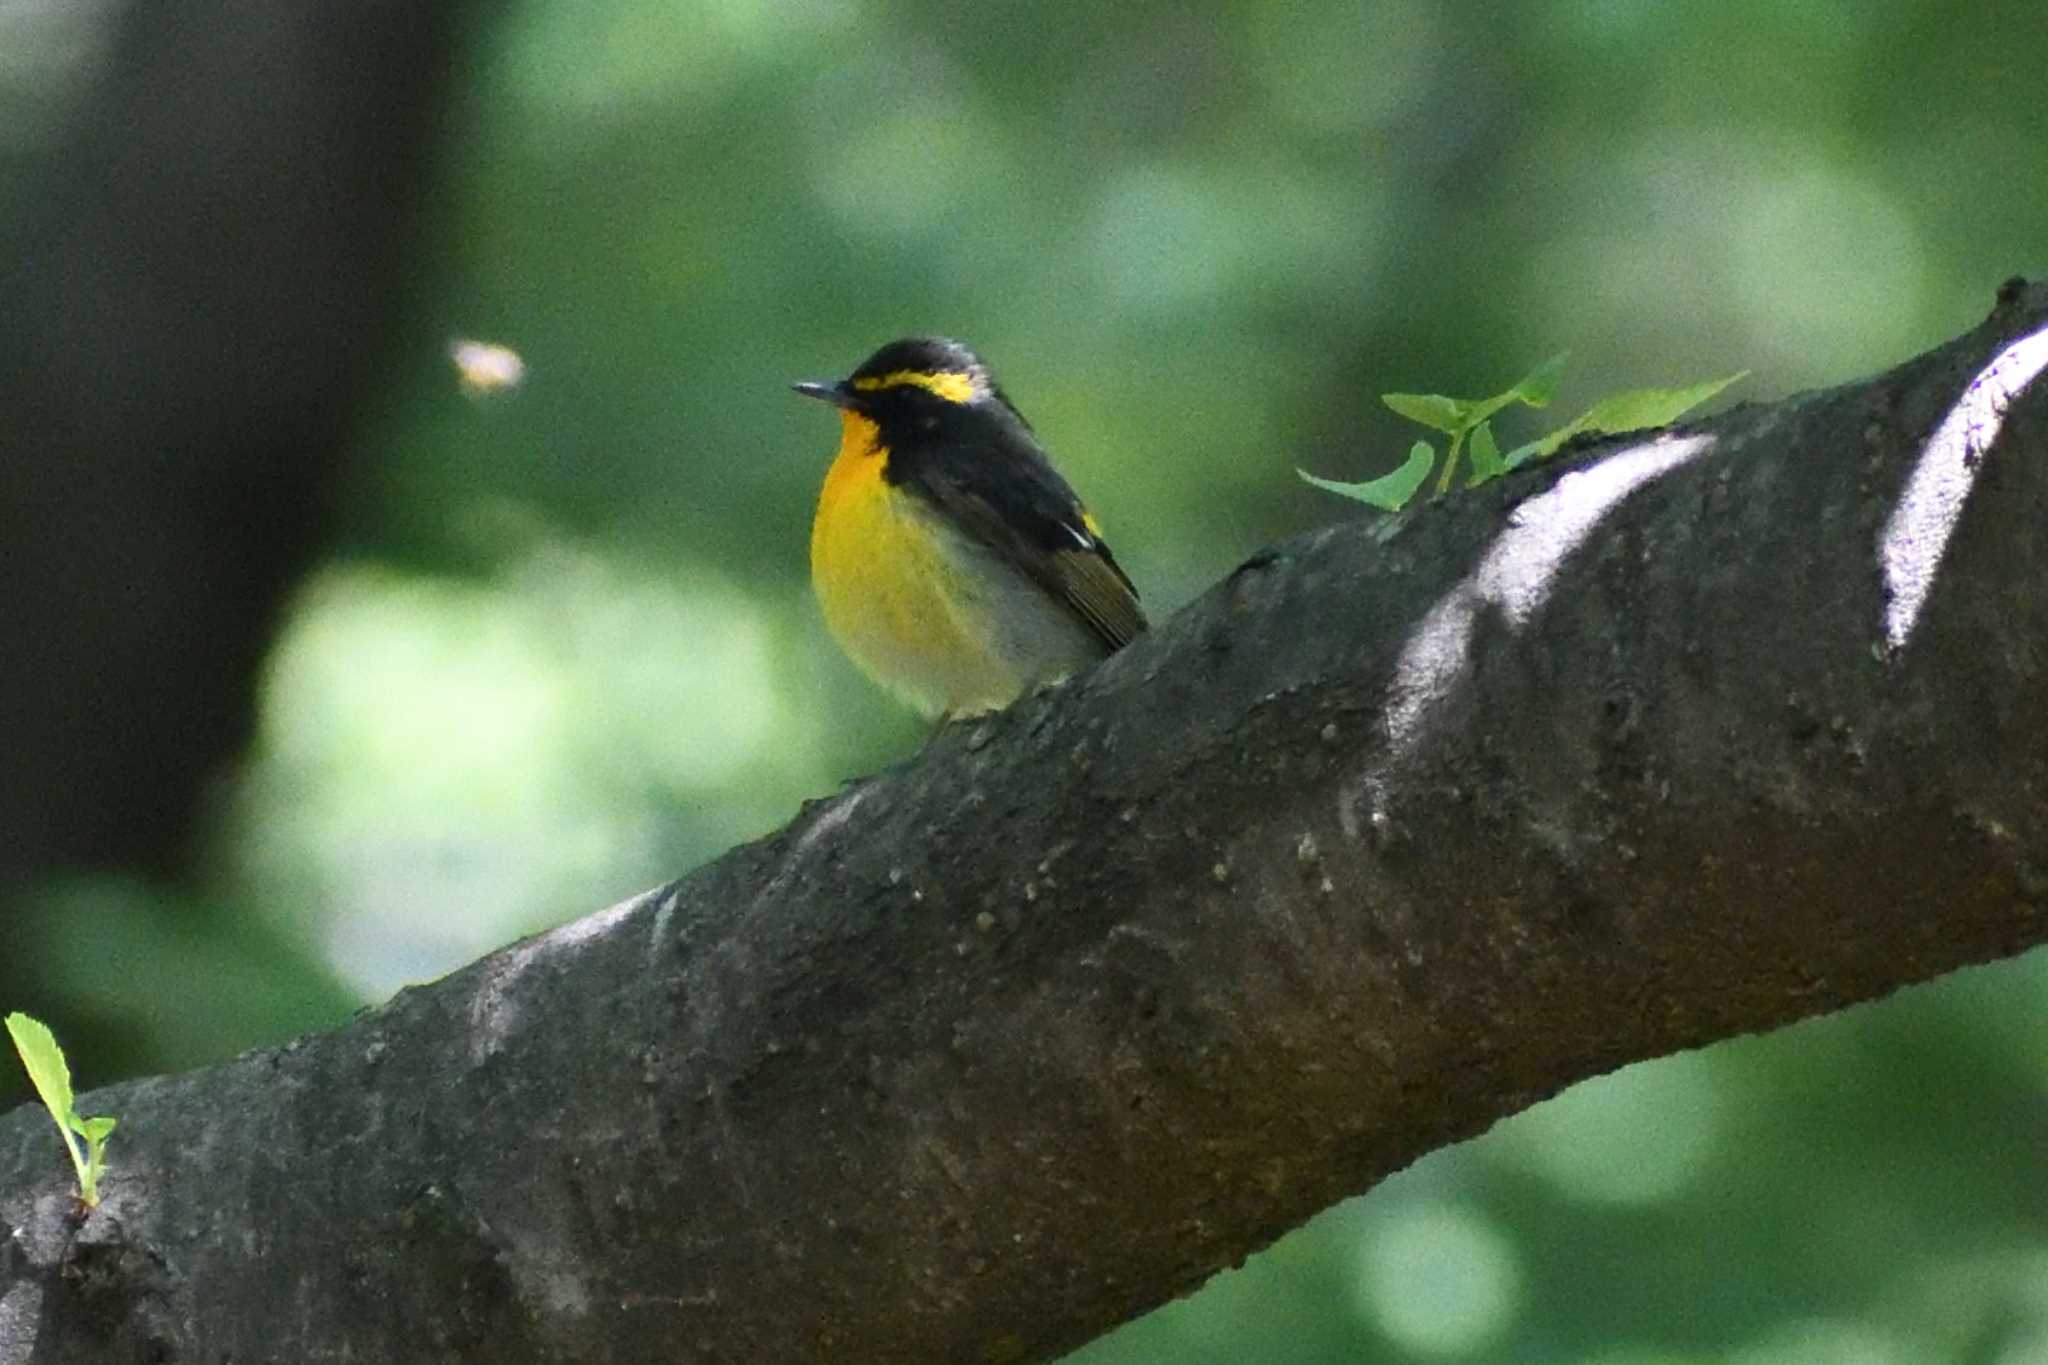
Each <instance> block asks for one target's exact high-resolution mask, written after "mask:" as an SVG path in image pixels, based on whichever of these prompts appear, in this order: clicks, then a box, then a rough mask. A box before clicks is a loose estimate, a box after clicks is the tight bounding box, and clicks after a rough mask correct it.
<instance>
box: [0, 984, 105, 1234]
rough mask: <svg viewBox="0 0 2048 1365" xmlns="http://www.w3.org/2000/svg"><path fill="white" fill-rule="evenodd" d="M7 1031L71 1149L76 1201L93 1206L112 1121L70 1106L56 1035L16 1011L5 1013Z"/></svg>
mask: <svg viewBox="0 0 2048 1365" xmlns="http://www.w3.org/2000/svg"><path fill="white" fill-rule="evenodd" d="M7 1032H8V1035H9V1036H10V1037H12V1038H13V1039H14V1050H15V1051H16V1052H18V1053H20V1054H21V1064H22V1065H23V1066H25V1067H27V1068H28V1078H29V1080H30V1082H31V1083H33V1084H34V1086H35V1088H36V1094H38V1095H40V1096H41V1097H42V1100H43V1107H44V1108H45V1109H47V1110H49V1111H50V1117H51V1118H52V1119H55V1120H56V1122H57V1131H58V1133H60V1134H61V1135H62V1136H63V1138H64V1150H65V1151H67V1152H69V1153H71V1164H72V1166H73V1167H74V1168H76V1170H77V1171H78V1197H79V1200H80V1201H81V1202H82V1203H84V1205H85V1206H86V1207H87V1208H94V1207H97V1206H98V1204H99V1202H100V1172H102V1171H104V1170H105V1169H106V1168H107V1135H108V1134H109V1133H112V1132H113V1131H114V1120H113V1119H111V1118H108V1117H107V1116H106V1115H104V1114H103V1115H101V1116H100V1117H98V1118H90V1119H88V1118H80V1117H79V1115H78V1111H77V1110H76V1109H74V1108H72V1103H71V1102H72V1094H71V1067H70V1064H69V1063H67V1062H66V1061H65V1060H64V1049H63V1048H60V1047H58V1046H57V1038H56V1035H54V1034H52V1033H51V1032H50V1030H49V1028H48V1027H47V1026H45V1025H44V1024H43V1023H42V1022H41V1021H40V1020H37V1019H31V1018H29V1017H28V1016H27V1015H26V1014H21V1013H18V1012H17V1013H15V1014H10V1015H8V1016H7ZM74 1134H75V1135H76V1136H73V1135H74ZM78 1138H84V1139H85V1151H84V1153H83V1154H81V1153H80V1152H79V1150H78Z"/></svg>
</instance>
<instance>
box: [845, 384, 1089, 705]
mask: <svg viewBox="0 0 2048 1365" xmlns="http://www.w3.org/2000/svg"><path fill="white" fill-rule="evenodd" d="M840 419H841V423H842V428H843V434H842V439H841V442H840V446H839V454H838V456H837V458H836V459H834V460H833V462H832V468H831V470H830V471H829V472H828V473H827V474H826V476H825V487H824V490H823V491H822V492H821V493H820V494H819V497H818V515H817V518H816V520H814V521H813V522H812V524H811V585H812V587H813V588H814V589H815V590H816V592H817V594H818V603H819V605H820V606H821V607H822V608H823V610H824V614H825V625H826V627H827V628H828V629H829V630H830V631H831V632H832V635H833V638H834V639H836V640H837V641H838V642H839V645H840V648H842V649H844V650H845V651H846V653H847V655H848V657H850V658H851V659H852V660H853V661H854V663H855V664H856V665H858V666H859V668H860V670H861V671H862V672H863V673H865V674H867V675H868V677H870V678H872V679H873V680H874V681H875V682H877V683H879V684H881V685H882V686H883V687H885V688H887V689H889V690H890V691H892V692H894V693H896V694H897V695H898V696H900V697H902V698H903V699H904V700H905V701H907V702H909V703H910V704H911V705H912V706H914V707H916V708H917V709H918V710H920V711H922V712H924V713H925V714H926V715H928V716H938V715H965V714H972V713H974V712H977V711H986V710H990V709H992V708H994V707H999V706H1006V705H1008V704H1009V703H1010V702H1011V701H1013V700H1015V699H1016V697H1017V696H1018V694H1019V693H1020V692H1022V691H1023V690H1024V688H1025V687H1027V686H1029V685H1030V684H1031V683H1033V682H1035V681H1038V680H1039V679H1041V678H1043V677H1047V676H1052V675H1053V673H1054V670H1053V669H1051V668H1050V667H1045V666H1039V667H1034V664H1035V663H1036V662H1037V661H1035V660H1033V659H1032V658H1030V657H1028V656H1029V654H1030V653H1032V652H1034V650H1033V648H1032V643H1034V642H1025V643H1023V645H1022V647H1020V641H1019V639H1018V638H1017V637H1018V631H1017V629H1016V623H1018V622H1019V621H1020V620H1021V619H1022V618H1023V617H1024V616H1026V615H1028V616H1031V617H1036V616H1038V615H1039V614H1042V613H1045V612H1048V611H1051V610H1052V609H1053V604H1052V603H1051V602H1050V601H1049V600H1048V599H1046V598H1045V597H1044V594H1043V593H1042V592H1041V591H1040V590H1038V589H1037V588H1036V587H1035V585H1031V584H1029V583H1028V582H1025V581H1024V580H1022V578H1021V576H1018V575H1015V574H1014V573H1012V572H1011V571H1010V570H1008V569H1006V568H1005V567H1003V566H1002V565H1000V564H999V563H998V562H997V561H995V560H994V559H993V558H992V557H991V556H990V555H988V554H987V553H986V552H984V551H979V550H977V549H976V548H975V547H973V546H972V545H970V544H968V543H967V542H966V541H965V539H964V538H963V537H962V536H961V535H960V534H959V533H958V532H956V531H954V530H953V529H952V528H951V527H949V526H947V525H946V524H945V522H944V520H943V519H942V517H941V516H940V515H939V513H938V512H937V511H936V510H935V509H932V508H930V507H927V506H926V505H925V504H924V502H923V501H922V500H921V499H920V498H918V497H917V496H916V495H915V494H912V493H909V492H906V491H904V490H902V489H899V488H895V487H892V486H891V485H889V484H888V483H887V482H886V481H884V479H883V477H882V471H883V469H884V468H885V467H886V465H887V461H888V454H887V452H886V451H885V450H884V449H883V448H882V447H881V446H880V444H879V442H878V439H877V438H878V435H879V433H878V431H877V429H876V427H875V424H874V423H873V422H872V421H870V420H869V419H868V418H866V417H864V416H862V415H861V414H859V413H856V412H842V413H841V414H840ZM1020 599H1021V600H1020ZM1020 608H1021V610H1020ZM1068 667H1071V665H1068ZM1057 671H1062V672H1063V671H1066V669H1065V668H1061V669H1059V670H1057Z"/></svg>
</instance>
